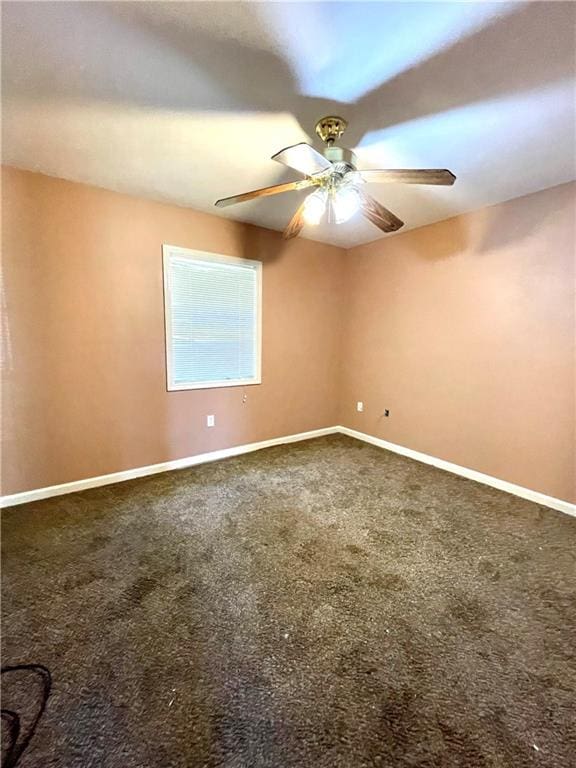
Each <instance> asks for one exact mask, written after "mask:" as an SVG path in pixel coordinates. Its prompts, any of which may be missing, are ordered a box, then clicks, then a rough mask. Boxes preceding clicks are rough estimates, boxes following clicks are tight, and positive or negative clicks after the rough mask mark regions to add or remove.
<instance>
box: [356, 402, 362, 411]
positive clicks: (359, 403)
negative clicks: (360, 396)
mask: <svg viewBox="0 0 576 768" xmlns="http://www.w3.org/2000/svg"><path fill="white" fill-rule="evenodd" d="M356 410H357V411H358V413H362V411H363V410H364V403H363V402H362V401H361V400H358V402H357V403H356Z"/></svg>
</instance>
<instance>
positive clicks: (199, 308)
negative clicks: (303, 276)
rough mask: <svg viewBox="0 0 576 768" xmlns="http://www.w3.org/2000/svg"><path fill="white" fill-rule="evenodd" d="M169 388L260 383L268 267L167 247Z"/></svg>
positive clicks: (203, 387) (165, 281)
mask: <svg viewBox="0 0 576 768" xmlns="http://www.w3.org/2000/svg"><path fill="white" fill-rule="evenodd" d="M163 254H164V300H165V319H166V366H167V377H168V389H169V390H175V389H205V388H208V387H233V386H238V385H241V384H260V381H261V378H260V358H261V342H260V339H261V304H262V264H261V263H260V262H259V261H251V260H249V259H237V258H234V257H232V256H219V255H218V254H215V253H205V252H203V251H190V250H187V249H186V248H177V247H176V246H172V245H165V246H163Z"/></svg>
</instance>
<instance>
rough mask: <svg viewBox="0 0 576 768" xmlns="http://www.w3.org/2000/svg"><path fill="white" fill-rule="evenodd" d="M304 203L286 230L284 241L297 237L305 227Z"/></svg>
mask: <svg viewBox="0 0 576 768" xmlns="http://www.w3.org/2000/svg"><path fill="white" fill-rule="evenodd" d="M303 213H304V203H302V205H301V206H300V207H299V208H298V210H297V211H296V213H295V214H294V216H292V218H291V219H290V221H289V223H288V226H287V227H286V229H285V230H284V233H283V235H282V236H283V238H284V240H291V239H292V238H293V237H297V236H298V235H299V234H300V232H302V229H303V227H304V216H303V215H302V214H303Z"/></svg>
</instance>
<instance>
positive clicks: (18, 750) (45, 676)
mask: <svg viewBox="0 0 576 768" xmlns="http://www.w3.org/2000/svg"><path fill="white" fill-rule="evenodd" d="M22 671H29V672H35V673H36V674H38V675H39V676H40V678H41V680H42V693H41V700H40V702H39V708H38V712H37V713H36V716H35V717H34V719H33V720H32V722H31V724H30V726H29V727H28V729H27V730H26V731H24V732H22V729H21V721H22V718H21V717H20V715H19V714H18V713H17V712H14V711H13V710H11V709H4V708H2V710H1V715H2V721H3V722H4V725H5V727H6V728H7V734H8V742H9V746H8V749H7V751H6V754H5V755H4V757H3V759H2V768H15V766H16V765H18V761H19V760H20V758H21V757H22V754H23V753H24V751H25V750H26V748H27V747H28V745H29V744H30V741H31V740H32V737H33V736H34V733H35V731H36V727H37V725H38V723H39V722H40V718H41V717H42V715H43V714H44V710H45V709H46V703H47V702H48V697H49V696H50V691H51V690H52V675H51V674H50V670H49V669H48V668H47V667H45V666H44V665H42V664H14V665H12V666H6V667H2V669H1V670H0V673H1V674H2V676H4V675H5V674H8V673H9V672H22ZM21 735H22V736H23V738H22V739H20V736H21Z"/></svg>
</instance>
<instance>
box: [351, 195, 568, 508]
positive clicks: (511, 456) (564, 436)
mask: <svg viewBox="0 0 576 768" xmlns="http://www.w3.org/2000/svg"><path fill="white" fill-rule="evenodd" d="M575 216H576V185H574V184H572V185H562V186H560V187H555V188H553V189H549V190H546V191H544V192H540V193H537V194H534V195H530V196H527V197H524V198H519V199H516V200H513V201H511V202H508V203H504V204H502V205H498V206H494V207H492V208H487V209H484V210H481V211H478V212H475V213H472V214H469V215H466V216H459V217H458V218H455V219H451V220H448V221H444V222H440V223H438V224H434V225H431V226H427V227H423V228H421V229H416V230H413V231H411V232H407V233H405V234H400V235H396V236H395V237H392V238H388V239H385V240H381V241H379V242H375V243H371V244H369V245H366V246H361V247H359V248H355V249H354V250H352V251H350V252H349V253H348V255H347V260H346V277H345V286H346V298H345V305H344V317H345V328H344V340H343V348H342V386H341V393H340V394H341V399H340V423H342V424H344V425H346V426H348V427H351V428H353V429H358V430H361V431H363V432H367V433H369V434H371V435H375V436H377V437H380V438H383V439H385V440H389V441H390V442H393V443H398V444H400V445H403V446H407V447H409V448H412V449H415V450H418V451H422V452H424V453H427V454H430V455H432V456H436V457H439V458H442V459H446V460H448V461H452V462H454V463H456V464H460V465H462V466H465V467H470V468H473V469H476V470H478V471H480V472H484V473H486V474H488V475H493V476H495V477H498V478H502V479H504V480H508V481H509V482H512V483H517V484H519V485H522V486H525V487H527V488H532V489H535V490H538V491H541V492H543V493H546V494H550V495H551V496H555V497H558V498H560V499H565V500H569V501H570V500H572V501H573V500H576V489H575V479H574V472H575V467H576V461H575V446H576V440H575V421H574V408H575V403H574V400H575V381H574V377H575V358H574V355H575V325H574V304H575V297H574V287H575V273H574V268H575V254H576V233H575V223H574V222H575ZM358 400H362V401H363V402H364V408H365V410H364V413H357V412H356V410H355V407H356V402H357V401H358ZM385 408H388V409H390V417H389V418H386V417H383V416H382V413H383V411H384V409H385Z"/></svg>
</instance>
